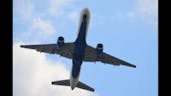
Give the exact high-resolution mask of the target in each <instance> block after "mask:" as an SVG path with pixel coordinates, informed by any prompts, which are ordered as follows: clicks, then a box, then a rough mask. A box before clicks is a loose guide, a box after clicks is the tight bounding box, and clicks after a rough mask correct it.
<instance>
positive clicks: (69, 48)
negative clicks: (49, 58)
mask: <svg viewBox="0 0 171 96" xmlns="http://www.w3.org/2000/svg"><path fill="white" fill-rule="evenodd" d="M89 22H90V11H89V9H88V8H84V9H83V10H82V11H81V15H80V21H79V29H78V35H77V38H76V40H75V41H74V42H67V43H66V42H64V37H63V36H59V37H58V39H57V43H55V44H40V45H20V47H23V48H29V49H35V50H37V51H40V52H45V53H49V54H59V55H60V56H63V57H66V58H69V59H72V70H71V74H70V79H68V80H61V81H52V85H63V86H70V87H71V89H72V90H73V89H74V88H75V87H77V88H81V89H85V90H88V91H92V92H94V91H95V90H94V89H93V88H91V87H90V86H88V85H86V84H84V83H82V82H80V81H79V76H80V70H81V65H82V63H83V61H85V62H86V61H87V62H96V61H101V62H102V63H105V64H111V65H125V66H129V67H133V68H136V65H134V64H130V63H128V62H126V61H123V60H121V59H119V58H116V57H114V56H111V55H109V54H107V53H105V52H103V44H102V43H98V44H97V46H96V48H94V47H91V46H90V45H88V44H87V43H86V36H87V31H88V25H89Z"/></svg>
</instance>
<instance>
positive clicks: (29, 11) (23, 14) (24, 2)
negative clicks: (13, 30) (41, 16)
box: [14, 0, 34, 21]
mask: <svg viewBox="0 0 171 96" xmlns="http://www.w3.org/2000/svg"><path fill="white" fill-rule="evenodd" d="M14 11H16V12H17V13H18V15H19V16H20V18H21V19H22V20H24V21H25V20H26V21H27V20H30V19H31V18H32V16H33V11H34V4H33V3H32V2H31V1H30V0H14Z"/></svg>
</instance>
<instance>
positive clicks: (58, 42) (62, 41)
mask: <svg viewBox="0 0 171 96" xmlns="http://www.w3.org/2000/svg"><path fill="white" fill-rule="evenodd" d="M57 44H58V47H59V48H60V47H62V46H64V37H62V36H60V37H58V40H57Z"/></svg>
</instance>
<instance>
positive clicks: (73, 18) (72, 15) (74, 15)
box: [68, 11, 80, 22]
mask: <svg viewBox="0 0 171 96" xmlns="http://www.w3.org/2000/svg"><path fill="white" fill-rule="evenodd" d="M79 15H80V14H79V13H78V12H76V11H73V12H70V14H68V18H69V19H70V20H71V21H74V22H75V21H77V19H78V16H79Z"/></svg>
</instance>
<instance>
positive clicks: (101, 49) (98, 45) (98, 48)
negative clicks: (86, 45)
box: [96, 43, 103, 54]
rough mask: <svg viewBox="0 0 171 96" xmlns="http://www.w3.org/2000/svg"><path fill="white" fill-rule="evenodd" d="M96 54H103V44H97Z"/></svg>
mask: <svg viewBox="0 0 171 96" xmlns="http://www.w3.org/2000/svg"><path fill="white" fill-rule="evenodd" d="M96 52H97V54H100V53H101V52H103V44H101V43H99V44H97V46H96Z"/></svg>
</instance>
